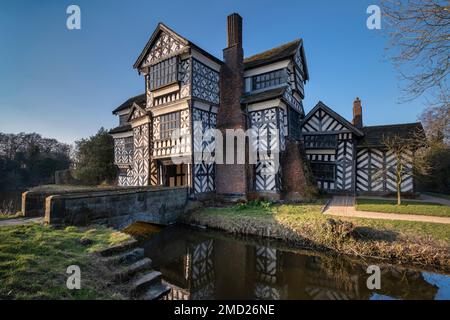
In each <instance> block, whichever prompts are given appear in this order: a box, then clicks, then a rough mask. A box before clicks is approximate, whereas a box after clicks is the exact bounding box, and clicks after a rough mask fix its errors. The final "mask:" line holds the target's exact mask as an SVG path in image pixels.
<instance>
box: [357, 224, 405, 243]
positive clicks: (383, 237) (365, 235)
mask: <svg viewBox="0 0 450 320" xmlns="http://www.w3.org/2000/svg"><path fill="white" fill-rule="evenodd" d="M353 231H354V232H355V234H356V235H357V238H358V240H360V241H365V242H370V241H386V242H395V241H396V240H397V238H398V236H399V233H398V232H395V231H392V230H380V229H375V228H371V227H363V226H357V227H355V229H354V230H353Z"/></svg>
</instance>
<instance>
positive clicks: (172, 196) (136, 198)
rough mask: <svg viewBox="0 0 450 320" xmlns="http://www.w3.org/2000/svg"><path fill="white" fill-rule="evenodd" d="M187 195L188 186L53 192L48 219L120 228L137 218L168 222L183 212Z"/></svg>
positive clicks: (55, 222) (50, 222)
mask: <svg viewBox="0 0 450 320" xmlns="http://www.w3.org/2000/svg"><path fill="white" fill-rule="evenodd" d="M187 198H188V191H187V188H185V187H179V188H155V187H144V188H139V189H136V188H131V189H128V188H126V189H122V190H112V191H98V192H87V193H76V194H73V193H72V194H62V195H53V196H49V197H47V198H46V200H45V201H46V204H45V222H46V223H49V224H56V225H88V224H92V223H101V224H106V225H109V226H113V227H116V228H119V229H120V228H124V227H126V226H128V225H130V224H131V223H133V222H136V221H142V222H150V223H156V224H163V225H168V224H172V223H175V222H176V220H177V219H178V217H179V216H180V215H181V214H183V212H184V208H185V206H186V203H187Z"/></svg>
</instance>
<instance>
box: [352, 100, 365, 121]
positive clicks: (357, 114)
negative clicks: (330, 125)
mask: <svg viewBox="0 0 450 320" xmlns="http://www.w3.org/2000/svg"><path fill="white" fill-rule="evenodd" d="M353 125H354V126H355V127H357V128H359V129H361V128H362V127H363V120H362V107H361V100H359V98H358V97H357V98H356V99H355V101H353Z"/></svg>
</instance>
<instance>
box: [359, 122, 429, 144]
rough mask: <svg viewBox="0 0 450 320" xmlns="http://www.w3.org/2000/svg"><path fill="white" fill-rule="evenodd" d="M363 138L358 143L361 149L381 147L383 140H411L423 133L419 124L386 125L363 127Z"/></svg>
mask: <svg viewBox="0 0 450 320" xmlns="http://www.w3.org/2000/svg"><path fill="white" fill-rule="evenodd" d="M362 130H363V132H364V138H363V139H362V140H361V141H360V142H359V143H358V145H359V146H362V147H375V146H378V147H379V146H383V139H385V138H390V137H394V136H398V137H399V138H400V139H408V138H412V137H414V136H415V135H417V134H423V137H424V139H425V132H424V130H423V127H422V124H421V123H420V122H414V123H402V124H388V125H382V126H367V127H363V129H362Z"/></svg>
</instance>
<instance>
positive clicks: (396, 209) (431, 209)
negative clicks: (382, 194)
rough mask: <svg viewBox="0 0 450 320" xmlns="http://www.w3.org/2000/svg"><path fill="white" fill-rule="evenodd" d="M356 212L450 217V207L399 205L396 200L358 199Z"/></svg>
mask: <svg viewBox="0 0 450 320" xmlns="http://www.w3.org/2000/svg"><path fill="white" fill-rule="evenodd" d="M356 210H359V211H371V212H385V213H399V214H417V215H424V216H436V217H450V207H448V206H444V205H441V204H438V203H430V202H419V201H408V200H404V201H402V204H401V205H397V202H396V201H395V200H381V199H364V198H358V199H356Z"/></svg>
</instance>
